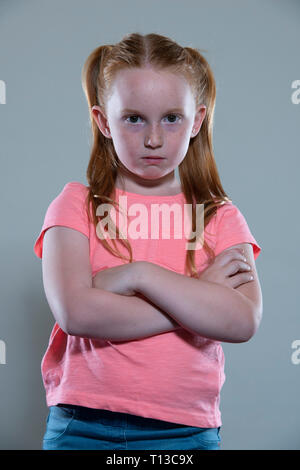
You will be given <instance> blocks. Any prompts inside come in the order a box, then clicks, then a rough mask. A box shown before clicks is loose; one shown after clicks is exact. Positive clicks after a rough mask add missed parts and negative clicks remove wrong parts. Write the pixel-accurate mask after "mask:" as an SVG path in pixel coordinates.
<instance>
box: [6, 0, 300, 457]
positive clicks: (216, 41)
mask: <svg viewBox="0 0 300 470" xmlns="http://www.w3.org/2000/svg"><path fill="white" fill-rule="evenodd" d="M130 32H140V33H142V34H145V33H150V32H155V33H159V34H163V35H166V36H169V37H171V38H172V39H174V40H175V41H177V42H179V44H181V45H183V46H191V47H197V48H200V49H205V50H206V52H203V54H204V56H205V57H206V59H207V60H208V61H209V63H210V65H211V67H212V69H213V72H214V75H215V79H216V83H217V101H216V110H215V123H214V152H215V158H216V162H217V166H218V170H219V173H220V176H221V181H222V184H223V187H224V189H225V191H226V192H227V193H228V194H229V196H230V198H231V199H232V201H233V203H234V204H236V205H237V207H238V208H239V209H240V210H241V212H242V213H243V215H244V216H245V218H246V220H247V222H248V225H249V227H250V230H251V232H252V234H253V235H254V237H255V238H256V240H257V242H258V243H259V244H260V246H261V247H262V252H261V254H260V256H259V258H258V259H257V263H256V265H257V270H258V274H259V277H260V281H261V286H262V291H263V301H264V312H263V320H262V323H261V326H260V328H259V330H258V332H257V333H256V335H255V336H254V337H253V338H252V339H251V340H250V341H249V342H247V343H240V344H229V343H223V349H224V353H225V373H226V381H225V384H224V386H223V389H222V394H221V412H222V420H223V426H222V429H221V438H222V449H224V450H226V449H300V432H299V431H300V424H299V416H300V401H299V389H300V378H299V377H300V364H297V363H293V361H292V353H293V352H294V350H293V348H292V343H293V341H295V340H300V320H299V261H300V260H299V252H298V250H297V246H298V241H299V238H300V237H299V235H300V233H299V231H300V230H299V227H300V226H299V221H298V214H299V204H298V190H299V171H300V165H299V122H300V103H299V104H297V103H296V102H294V103H293V101H292V98H291V97H292V94H293V92H295V90H294V89H293V88H292V83H293V82H295V81H296V80H300V67H299V65H300V64H299V43H300V2H299V1H297V0H294V1H293V0H285V1H276V0H275V1H272V0H246V1H245V0H244V1H243V0H242V1H241V0H209V1H201V0H192V1H191V0H187V1H185V2H182V1H175V0H164V1H152V2H146V1H140V0H139V1H138V0H127V1H121V0H120V1H116V0H111V1H110V2H107V1H101V0H100V1H99V0H98V1H97V0H86V1H84V2H83V1H78V0H51V1H50V0H26V1H24V0H1V2H0V45H1V46H0V80H2V81H3V82H4V83H5V98H6V100H5V102H3V99H2V102H1V104H0V133H1V135H0V152H1V186H0V191H1V213H2V224H1V232H0V237H1V284H0V289H1V312H0V340H2V341H3V343H2V345H3V344H5V347H6V349H5V363H2V364H0V387H1V389H0V397H1V401H0V448H1V449H41V447H42V437H43V434H44V432H45V425H46V417H47V413H48V408H47V405H46V400H45V391H44V387H43V383H42V378H41V371H40V364H41V360H42V357H43V355H44V353H45V350H46V348H47V344H48V339H49V335H50V332H51V329H52V327H53V325H54V317H53V315H52V313H51V311H50V308H49V306H48V303H47V300H46V297H45V294H44V289H43V283H42V265H41V260H40V259H39V258H37V257H36V256H35V254H34V252H33V245H34V242H35V239H36V238H37V236H38V234H39V232H40V230H41V227H42V223H43V220H44V216H45V212H46V209H47V207H48V205H49V204H50V202H51V201H52V200H53V199H54V198H55V197H56V196H57V195H58V194H59V192H60V191H61V190H62V188H63V187H64V185H65V184H66V183H67V182H70V181H80V182H82V183H84V184H86V167H87V164H88V161H89V152H90V127H89V118H88V108H87V103H86V100H85V97H84V94H83V91H82V87H81V70H82V66H83V64H84V61H85V60H86V58H87V56H88V55H89V54H90V52H91V51H92V50H93V49H94V48H96V47H97V46H99V45H101V44H109V43H116V42H118V41H119V40H121V39H122V37H123V36H124V35H125V34H127V33H130ZM3 82H2V84H3ZM299 85H300V83H299ZM299 85H298V86H299ZM2 90H3V88H2ZM2 92H3V91H2ZM298 96H300V94H299V95H298ZM296 101H297V100H296ZM298 101H300V100H299V99H298ZM177 175H178V173H177ZM2 362H3V360H2ZM294 362H295V361H294ZM296 362H297V361H296ZM170 392H171V391H170Z"/></svg>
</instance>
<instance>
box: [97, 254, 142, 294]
mask: <svg viewBox="0 0 300 470" xmlns="http://www.w3.org/2000/svg"><path fill="white" fill-rule="evenodd" d="M138 264H139V262H134V263H127V264H122V265H120V266H114V267H113V268H106V269H102V270H101V271H98V272H97V273H96V274H95V276H94V277H93V279H92V281H93V282H92V287H95V288H98V289H104V290H106V291H109V292H113V293H114V294H120V295H135V294H136V281H137V276H138V274H137V267H138Z"/></svg>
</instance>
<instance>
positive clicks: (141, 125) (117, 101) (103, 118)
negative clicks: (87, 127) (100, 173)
mask: <svg viewBox="0 0 300 470" xmlns="http://www.w3.org/2000/svg"><path fill="white" fill-rule="evenodd" d="M205 112H206V108H205V106H204V105H201V106H200V107H199V108H198V109H196V106H195V100H194V97H193V94H192V90H191V88H190V85H189V83H188V82H187V80H186V79H185V78H183V77H182V76H180V75H175V74H173V73H171V72H169V71H165V70H164V71H157V70H154V69H152V68H150V67H149V68H142V69H141V68H134V69H124V70H121V71H119V72H118V74H117V75H116V78H115V80H114V82H113V85H112V89H111V94H110V97H109V99H108V101H107V103H106V113H104V112H103V110H101V109H100V108H99V107H98V106H94V107H93V117H94V119H95V121H96V123H97V125H98V127H99V129H100V131H101V132H102V133H103V135H104V136H105V137H107V138H111V139H112V140H113V144H114V148H115V151H116V153H117V155H118V157H119V160H120V162H121V173H122V176H123V180H124V181H125V189H126V186H127V190H128V191H130V189H128V188H134V187H135V188H136V187H137V186H140V187H150V186H151V187H152V188H153V187H154V186H156V187H159V188H160V189H163V188H167V187H169V188H170V187H172V186H174V182H175V181H176V179H175V173H174V170H175V168H177V167H178V165H179V164H180V163H181V162H182V160H183V159H184V157H185V155H186V152H187V150H188V146H189V142H190V138H191V137H194V136H195V135H197V133H198V132H199V130H200V127H201V124H202V121H203V119H204V116H205ZM193 130H194V131H193ZM148 156H156V157H157V156H159V157H162V159H161V160H156V161H155V162H153V161H150V160H147V159H145V158H144V157H148Z"/></svg>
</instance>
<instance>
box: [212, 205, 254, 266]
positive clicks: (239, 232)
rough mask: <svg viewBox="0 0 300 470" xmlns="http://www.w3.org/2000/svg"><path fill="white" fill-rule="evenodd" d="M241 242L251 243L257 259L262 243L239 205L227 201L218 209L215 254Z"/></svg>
mask: <svg viewBox="0 0 300 470" xmlns="http://www.w3.org/2000/svg"><path fill="white" fill-rule="evenodd" d="M239 243H251V245H252V247H253V255H254V259H255V260H256V258H257V257H258V255H259V253H260V251H261V247H260V245H259V244H258V243H257V241H256V240H255V238H254V236H253V235H252V233H251V231H250V228H249V226H248V224H247V222H246V219H245V217H244V216H243V214H242V213H241V211H240V210H239V209H238V207H237V206H235V205H234V204H232V203H226V204H224V205H222V206H220V207H218V209H217V220H216V245H215V256H217V255H218V254H219V253H221V252H222V251H223V250H225V249H226V248H229V247H230V246H234V245H238V244H239Z"/></svg>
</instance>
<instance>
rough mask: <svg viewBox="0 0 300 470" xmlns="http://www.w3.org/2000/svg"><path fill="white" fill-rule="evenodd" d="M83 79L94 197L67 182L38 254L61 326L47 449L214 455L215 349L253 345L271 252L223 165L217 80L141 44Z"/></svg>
mask: <svg viewBox="0 0 300 470" xmlns="http://www.w3.org/2000/svg"><path fill="white" fill-rule="evenodd" d="M82 81H83V89H84V92H85V94H86V97H87V101H88V106H89V112H90V119H91V124H92V131H93V137H94V140H93V146H92V150H91V156H90V161H89V164H88V168H87V179H88V183H89V185H88V186H85V185H83V184H81V183H79V182H70V183H67V184H66V185H65V186H64V188H63V190H62V191H61V193H60V194H59V195H58V196H57V197H56V198H55V199H54V200H53V201H52V202H51V204H50V206H49V207H48V210H47V212H46V216H45V220H44V224H43V227H42V230H41V232H40V234H39V237H38V239H37V240H36V243H35V247H34V250H35V253H36V255H37V256H39V257H40V258H42V261H43V262H42V267H43V282H44V288H45V294H46V297H47V300H48V303H49V306H50V308H51V310H52V312H53V315H54V317H55V320H56V322H55V325H54V327H53V330H52V332H51V336H50V340H49V345H48V348H47V351H46V353H45V355H44V357H43V360H42V366H41V369H42V377H43V382H44V386H45V390H46V397H47V405H48V406H49V408H50V409H49V414H48V417H47V426H46V432H45V435H44V439H43V449H45V450H48V449H49V450H51V449H52V450H57V449H75V450H78V449H114V450H117V449H126V450H132V449H135V450H137V449H141V450H148V449H152V450H153V449H156V450H157V449H159V450H163V449H165V450H172V449H176V450H182V449H189V450H191V449H219V448H220V446H219V445H220V440H221V439H220V428H221V425H222V423H221V414H220V409H219V405H220V391H221V388H222V385H223V383H224V380H225V375H224V355H223V350H222V346H221V342H222V341H224V342H231V343H240V342H245V341H248V340H249V339H250V338H251V337H252V336H253V335H254V334H255V332H256V330H257V328H258V326H259V323H260V320H261V315H262V295H261V288H260V284H259V279H258V275H257V272H256V268H255V259H256V258H257V256H258V255H259V253H260V250H261V248H260V246H259V245H258V244H257V242H256V240H255V239H254V237H253V235H252V234H251V232H250V229H249V227H248V225H247V222H246V220H245V218H244V216H243V215H242V213H241V212H240V211H239V209H238V208H237V206H235V205H234V204H233V203H232V201H231V200H230V199H229V198H228V196H227V195H226V193H225V191H224V189H223V187H222V185H221V182H220V178H219V175H218V171H217V167H216V163H215V160H214V156H213V150H212V127H213V112H214V106H215V95H216V88H215V81H214V77H213V74H212V71H211V69H210V67H209V65H208V63H207V61H206V60H205V59H204V57H203V56H202V55H201V54H200V52H199V51H198V50H197V49H193V48H190V47H181V46H180V45H178V44H177V43H175V42H174V41H172V40H171V39H169V38H167V37H164V36H160V35H157V34H147V35H141V34H138V33H134V34H130V35H127V36H125V37H124V38H123V40H121V41H120V42H119V43H117V44H115V45H107V46H100V47H98V48H97V49H95V50H94V51H93V52H92V53H91V54H90V56H89V57H88V58H87V60H86V62H85V64H84V68H83V74H82ZM177 167H178V168H179V176H180V181H177V179H176V177H175V169H176V168H177ZM188 204H190V206H189V207H190V208H191V211H190V212H189V214H190V216H189V218H186V215H185V214H186V213H185V212H184V210H183V209H185V207H187V205H188ZM199 207H200V208H202V209H203V210H202V219H201V217H199V211H198V208H199ZM158 209H159V210H158ZM160 212H162V218H160V217H159V216H160ZM171 212H172V213H173V218H172V217H171ZM137 213H138V214H139V216H138V217H137V216H136V214H137ZM117 215H118V220H117ZM155 217H156V218H155ZM161 219H162V221H161ZM171 219H172V220H173V222H174V223H173V233H172V235H171V234H170V230H168V228H170V227H169V225H168V224H169V223H170V221H171ZM186 220H188V221H190V222H191V224H190V228H191V230H190V231H188V233H186V231H185V233H184V235H183V233H182V230H181V236H179V235H178V233H180V230H178V229H180V228H182V225H183V222H186ZM199 220H200V222H201V220H202V221H203V224H202V230H199V226H198V222H199ZM171 225H172V224H171ZM200 225H201V224H200ZM124 227H125V229H124ZM195 228H196V232H195ZM126 230H127V231H126ZM175 232H176V233H175ZM189 235H190V236H189ZM203 235H204V236H203ZM202 236H203V238H201V237H202ZM199 240H203V241H204V243H201V244H200V248H199ZM187 241H188V242H189V243H190V244H188V245H187ZM195 243H196V244H197V245H195ZM187 246H188V248H187Z"/></svg>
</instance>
